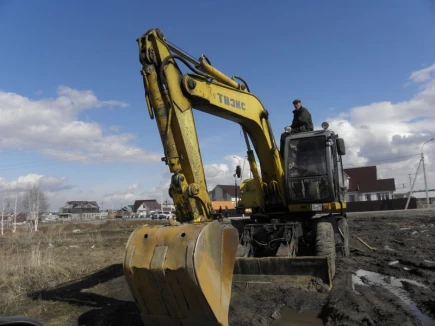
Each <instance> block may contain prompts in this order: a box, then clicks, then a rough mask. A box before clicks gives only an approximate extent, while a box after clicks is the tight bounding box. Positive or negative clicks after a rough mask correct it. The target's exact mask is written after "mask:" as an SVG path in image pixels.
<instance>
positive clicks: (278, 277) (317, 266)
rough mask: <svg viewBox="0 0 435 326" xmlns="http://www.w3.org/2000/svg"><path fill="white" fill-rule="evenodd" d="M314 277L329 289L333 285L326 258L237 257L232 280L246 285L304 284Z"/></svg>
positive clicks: (306, 284) (307, 283) (302, 285)
mask: <svg viewBox="0 0 435 326" xmlns="http://www.w3.org/2000/svg"><path fill="white" fill-rule="evenodd" d="M315 278H317V279H320V280H321V281H322V282H323V284H325V285H326V287H327V288H328V289H331V288H332V277H331V269H330V265H329V260H328V257H326V256H306V257H304V256H302V257H261V258H256V257H249V258H244V257H237V258H236V262H235V266H234V276H233V282H234V283H245V284H246V285H261V284H270V283H274V284H286V285H295V286H301V287H307V286H308V285H309V284H310V282H312V280H313V279H315Z"/></svg>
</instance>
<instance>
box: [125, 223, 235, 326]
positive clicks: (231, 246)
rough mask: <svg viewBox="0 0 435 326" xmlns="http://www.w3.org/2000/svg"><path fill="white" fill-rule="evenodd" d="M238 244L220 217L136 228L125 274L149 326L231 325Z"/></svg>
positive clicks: (232, 228)
mask: <svg viewBox="0 0 435 326" xmlns="http://www.w3.org/2000/svg"><path fill="white" fill-rule="evenodd" d="M237 246H238V231H237V229H236V228H234V227H232V226H231V224H223V223H219V222H218V221H213V222H206V223H189V224H180V225H175V226H170V225H167V226H161V225H160V226H150V225H145V226H142V227H139V228H137V229H136V230H135V231H134V232H133V233H132V234H131V236H130V238H129V240H128V243H127V246H126V252H125V258H124V259H125V260H124V273H125V277H126V281H127V284H128V286H129V289H130V291H131V293H132V295H133V297H134V299H135V301H136V304H137V306H138V308H139V310H140V313H141V318H142V321H143V323H144V325H153V326H154V325H155V326H159V325H161V326H171V325H177V326H181V325H183V326H188V325H192V326H193V325H195V326H196V325H223V326H226V325H228V313H229V305H230V300H231V284H232V279H233V269H234V262H235V258H236V251H237Z"/></svg>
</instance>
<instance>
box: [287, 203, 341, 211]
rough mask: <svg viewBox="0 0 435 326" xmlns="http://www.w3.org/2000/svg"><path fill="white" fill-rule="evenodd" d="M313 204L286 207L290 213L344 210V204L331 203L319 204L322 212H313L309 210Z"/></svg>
mask: <svg viewBox="0 0 435 326" xmlns="http://www.w3.org/2000/svg"><path fill="white" fill-rule="evenodd" d="M312 204H315V203H309V204H291V205H288V209H289V210H290V212H294V213H296V212H325V211H334V210H340V209H341V208H343V209H345V208H346V202H342V203H339V202H332V203H319V204H322V210H321V211H313V210H312V209H311V205H312Z"/></svg>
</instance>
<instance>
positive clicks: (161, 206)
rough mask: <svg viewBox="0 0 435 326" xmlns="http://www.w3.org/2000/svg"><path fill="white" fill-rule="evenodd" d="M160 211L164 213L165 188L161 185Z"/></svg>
mask: <svg viewBox="0 0 435 326" xmlns="http://www.w3.org/2000/svg"><path fill="white" fill-rule="evenodd" d="M160 210H161V212H162V213H163V186H162V183H160Z"/></svg>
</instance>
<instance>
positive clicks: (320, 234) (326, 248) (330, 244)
mask: <svg viewBox="0 0 435 326" xmlns="http://www.w3.org/2000/svg"><path fill="white" fill-rule="evenodd" d="M316 256H327V257H328V259H329V264H330V267H331V277H332V278H333V277H334V276H335V257H336V252H335V235H334V227H333V226H332V224H331V223H330V222H324V221H319V222H318V223H317V227H316Z"/></svg>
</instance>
